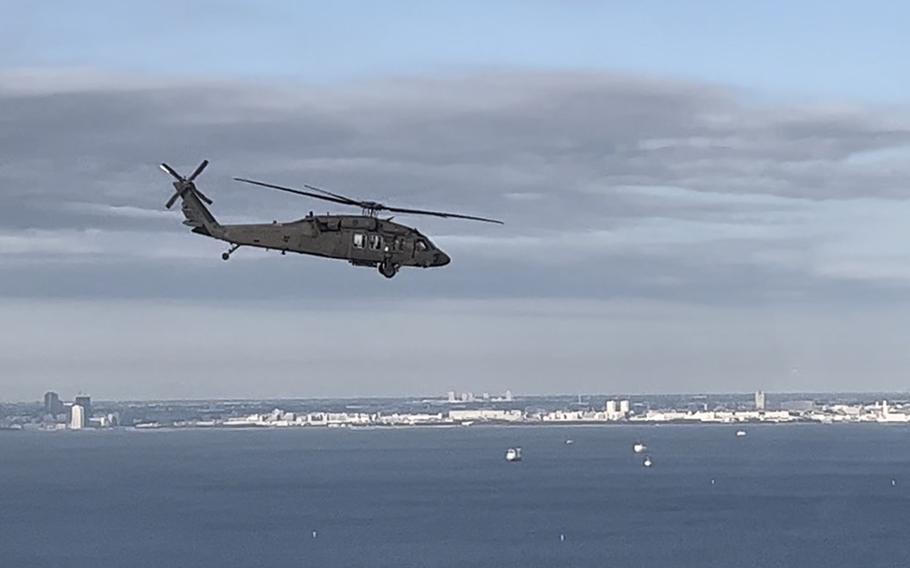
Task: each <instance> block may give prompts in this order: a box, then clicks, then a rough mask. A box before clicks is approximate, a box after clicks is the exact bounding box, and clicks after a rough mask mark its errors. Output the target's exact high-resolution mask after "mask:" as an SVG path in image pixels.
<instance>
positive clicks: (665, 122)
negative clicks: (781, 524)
mask: <svg viewBox="0 0 910 568" xmlns="http://www.w3.org/2000/svg"><path fill="white" fill-rule="evenodd" d="M0 124H3V125H4V127H3V129H0V156H2V158H0V188H2V193H0V235H2V239H3V240H0V244H2V248H0V262H3V263H4V265H5V266H6V267H7V270H9V271H11V272H8V273H7V278H6V282H5V283H3V284H0V293H2V292H3V291H5V292H6V293H8V294H11V293H13V291H14V290H18V291H20V292H21V290H24V289H27V288H29V286H28V283H27V282H28V280H29V279H30V278H36V276H34V274H37V272H35V265H36V264H41V265H43V267H42V269H41V273H42V274H48V273H53V272H54V270H56V269H57V268H55V267H56V266H57V265H58V264H59V265H60V267H59V270H60V271H61V272H60V273H61V274H64V273H65V274H67V275H68V276H67V277H68V278H72V279H74V280H75V281H77V282H78V281H80V280H81V279H83V278H85V279H88V276H87V275H88V274H91V273H92V271H95V273H98V271H100V273H101V274H102V275H104V276H105V277H104V278H100V280H102V281H105V282H111V284H110V287H115V286H116V285H117V282H118V280H117V278H116V277H118V276H121V272H122V271H123V270H122V269H121V268H118V267H116V266H115V265H114V264H115V262H120V263H122V265H123V266H135V267H138V268H137V270H140V271H143V270H145V268H144V267H146V266H148V267H149V268H148V270H149V271H150V272H151V274H149V276H148V278H147V279H146V280H145V281H143V282H141V283H136V286H135V287H134V289H137V290H142V291H144V293H147V294H149V295H152V296H156V295H157V294H156V293H155V287H156V282H157V283H158V284H157V285H159V286H161V287H163V288H166V289H167V290H168V291H170V290H171V289H170V287H169V286H166V285H164V284H163V283H160V282H159V279H160V277H156V276H155V274H154V273H155V271H156V270H157V271H158V273H159V274H160V273H161V271H162V270H169V269H170V267H169V262H171V261H172V260H173V261H179V260H181V259H182V260H187V259H189V260H193V259H198V260H199V261H205V264H204V265H202V266H205V267H211V266H213V265H216V264H217V263H216V262H214V261H215V260H217V255H218V252H219V251H220V247H221V245H220V244H219V243H215V242H213V241H206V240H205V239H203V238H202V237H198V236H196V235H191V234H188V233H187V232H186V231H185V228H184V227H183V226H182V225H180V224H179V220H180V219H179V214H177V213H175V212H169V211H165V210H163V208H162V203H163V201H164V200H166V199H167V197H168V196H169V194H170V191H171V187H170V183H169V180H168V178H166V177H165V176H164V175H163V174H162V173H161V172H160V171H159V170H158V169H157V163H158V162H159V161H162V160H164V161H167V162H169V163H171V164H172V165H173V166H175V167H177V168H178V169H179V170H181V171H189V170H191V169H192V168H193V167H195V165H196V163H198V161H199V160H201V159H202V158H209V159H210V160H212V165H211V166H210V167H209V169H208V171H206V172H205V174H204V175H203V177H202V178H201V180H200V184H201V186H202V187H204V188H205V191H206V193H207V194H208V195H209V196H211V197H213V198H214V199H215V201H216V203H215V206H214V212H215V214H216V215H217V216H219V218H221V219H222V220H226V221H232V220H262V219H264V220H271V219H293V218H298V217H301V216H303V215H305V214H306V212H307V211H308V210H311V209H312V210H315V211H317V212H322V211H324V210H327V209H329V207H327V206H326V205H325V204H322V203H320V202H308V201H297V200H293V198H290V197H288V196H285V195H276V194H272V193H269V192H267V191H264V190H258V189H253V188H248V187H242V186H239V185H238V184H235V183H233V182H230V179H229V178H230V177H231V176H233V175H245V176H250V177H257V178H264V179H270V180H274V181H276V182H280V183H287V184H292V185H293V184H295V183H296V184H300V183H314V184H317V185H322V186H325V187H328V188H330V189H332V190H334V191H338V192H341V193H346V194H350V195H353V196H356V197H363V198H374V199H378V200H382V201H385V202H388V203H395V204H400V205H404V206H413V207H432V208H436V209H444V210H455V211H463V212H466V213H473V214H482V215H489V216H497V217H501V218H504V219H505V220H506V221H507V224H506V226H504V227H488V226H482V225H476V224H469V223H458V222H452V221H439V220H434V219H422V218H407V217H402V218H400V219H399V220H401V221H404V222H407V223H413V224H415V225H417V226H419V227H420V228H421V229H423V230H424V231H425V232H427V233H428V234H430V235H431V236H433V238H434V240H435V241H436V242H437V243H438V244H440V245H441V246H443V247H444V248H446V249H448V250H449V251H450V252H453V253H455V262H453V264H452V266H451V267H450V268H447V269H446V270H445V271H444V272H442V273H439V274H436V275H435V276H432V277H428V274H429V272H427V273H424V274H423V275H421V276H420V281H422V282H423V283H424V284H430V283H432V285H429V286H423V285H421V284H419V283H417V275H416V274H415V275H414V279H413V280H411V281H410V282H407V283H404V284H395V286H396V287H395V288H393V289H391V290H388V289H386V290H383V291H379V292H377V291H372V290H371V291H369V292H366V293H367V295H379V296H390V297H394V296H396V295H408V294H417V295H420V296H427V295H429V296H432V295H434V294H438V295H454V296H456V297H461V296H466V295H467V296H472V297H484V296H487V295H489V296H503V295H509V296H512V295H517V296H522V295H524V296H541V295H542V296H560V297H563V296H566V295H569V296H571V295H581V296H586V297H592V296H593V297H613V296H614V295H616V294H619V295H638V294H644V295H648V294H653V295H655V296H656V297H672V298H688V299H691V300H693V301H694V300H698V301H703V300H704V299H705V298H717V301H733V300H734V299H736V298H739V299H745V298H755V297H763V296H765V295H768V294H770V295H772V296H775V295H787V294H790V293H793V292H794V290H802V291H803V292H804V293H831V294H840V293H841V291H842V286H844V285H846V286H852V285H853V283H857V282H862V283H865V284H874V283H875V282H877V281H878V280H879V279H887V280H893V279H894V278H900V277H902V276H901V275H903V274H904V272H902V271H894V270H892V269H888V268H887V265H889V264H893V263H894V261H895V259H899V258H903V257H904V256H908V257H910V249H907V250H905V248H904V247H903V245H900V244H896V245H889V246H890V247H891V248H896V249H897V250H896V251H891V252H889V254H886V255H882V254H875V250H874V249H875V248H876V247H877V246H879V245H880V243H879V242H878V241H879V240H881V241H883V242H884V241H886V240H887V241H889V242H891V241H895V240H900V241H906V240H907V239H906V238H905V236H906V232H905V231H904V230H903V223H902V222H900V221H899V220H898V219H897V218H896V217H894V216H892V215H889V214H888V213H887V212H888V211H889V210H890V209H893V208H894V207H895V206H896V205H895V204H903V203H904V202H903V199H904V198H905V196H906V195H907V186H906V179H908V174H910V165H908V164H910V161H908V160H907V159H906V158H907V157H908V156H907V154H908V152H910V150H908V149H910V119H908V112H907V109H906V108H898V107H884V106H871V105H867V106H860V105H843V104H813V105H809V104H786V103H781V102H767V101H760V100H756V99H754V98H750V97H749V95H748V94H746V93H743V92H740V91H738V90H736V89H733V88H725V87H723V86H718V85H713V84H703V83H697V82H683V81H671V80H660V79H644V78H640V77H635V76H629V75H621V74H610V73H581V72H542V71H540V72H534V71H515V70H508V69H499V70H482V71H477V72H473V73H463V74H450V75H447V76H443V77H436V78H431V77H397V78H390V79H383V80H373V81H367V82H357V83H349V84H346V85H336V86H331V87H326V86H321V87H314V86H310V85H291V86H289V85H282V86H276V85H271V84H267V83H263V84H251V83H237V82H229V81H218V80H199V81H196V80H184V79H175V78H168V77H156V76H142V75H122V74H112V73H107V72H100V71H95V70H90V69H69V70H67V69H64V70H18V71H15V70H14V71H4V72H0ZM858 203H862V204H863V205H862V207H863V208H864V211H866V212H865V214H864V215H865V218H864V220H863V222H871V223H877V224H880V225H882V226H885V227H891V229H889V230H885V229H883V230H880V231H878V236H877V237H876V238H869V237H867V236H864V232H863V230H862V227H860V226H859V225H858V223H857V221H858V220H857V219H854V218H853V217H852V213H851V212H852V211H854V210H855V209H856V207H857V206H856V204H858ZM901 206H902V205H901ZM857 243H865V245H864V246H863V247H858V246H855V245H857ZM851 247H853V248H855V249H856V250H854V251H853V252H852V253H851V256H850V257H849V258H847V257H843V258H841V257H839V256H838V250H842V249H844V250H846V249H850V250H852V249H851ZM870 249H872V250H870ZM889 250H890V249H889ZM13 257H15V259H14V260H15V262H13V261H12V260H11V259H12V258H13ZM27 257H28V258H30V260H29V266H30V269H29V270H31V271H32V272H31V273H30V272H28V271H26V270H24V269H21V268H15V267H12V264H16V265H21V264H22V262H23V260H24V259H26V258H27ZM244 257H246V258H269V257H268V255H266V254H265V253H261V254H260V253H256V252H253V251H248V252H247V253H246V255H244V254H238V255H237V257H236V258H238V259H241V258H244ZM4 259H5V260H4ZM99 259H107V261H106V262H103V263H100V264H104V265H105V266H99ZM206 259H212V260H211V261H209V260H206ZM79 262H85V263H86V264H87V265H88V266H86V267H83V268H79V267H78V266H73V265H74V264H78V263H79ZM11 263H12V264H11ZM294 263H295V264H294V266H295V267H296V268H289V267H288V266H287V264H288V262H287V261H286V259H282V260H277V259H273V258H271V259H270V262H261V263H258V262H257V263H254V264H249V263H247V264H245V265H244V264H242V265H241V266H246V268H245V270H255V273H256V275H257V276H258V277H260V278H263V279H266V280H268V281H271V282H275V281H279V280H280V279H282V278H289V277H290V278H292V279H293V277H292V276H289V275H290V274H292V273H293V272H294V271H295V270H305V271H307V272H308V283H309V284H310V285H312V286H314V288H316V289H315V290H314V291H313V292H312V293H316V294H325V295H326V296H332V295H333V294H336V293H338V288H337V287H336V288H333V289H328V288H330V287H331V286H332V284H331V282H333V281H335V280H336V279H338V278H342V279H349V280H351V281H353V282H357V283H360V282H361V276H360V275H358V276H352V272H356V271H353V269H350V268H349V267H344V266H343V265H341V266H332V267H329V265H330V264H331V265H337V264H340V263H327V262H325V261H315V260H312V259H310V260H309V262H305V261H299V260H295V261H294ZM63 264H66V266H65V267H63ZM316 264H319V266H320V268H315V265H316ZM232 266H234V265H232ZM254 266H255V268H253V267H254ZM861 266H862V267H865V269H864V271H863V274H865V276H863V277H862V278H858V277H856V274H857V272H858V270H859V268H858V267H861ZM207 269H211V268H207ZM219 270H224V269H219ZM228 270H231V271H232V272H233V271H234V270H235V269H233V268H231V269H228ZM80 271H81V272H80ZM77 272H78V274H83V275H85V276H84V277H83V276H77V274H76V273H77ZM173 272H175V273H171V274H169V275H168V276H169V277H170V278H176V279H178V280H182V279H188V278H189V274H190V273H193V274H195V272H196V270H193V269H191V268H189V267H187V266H186V265H185V264H181V265H180V266H178V267H176V268H175V269H174V271H173ZM30 274H31V275H30ZM181 274H183V275H182V276H181ZM236 276H237V275H236V274H234V276H233V277H236ZM369 276H370V277H372V276H375V275H372V274H371V275H369ZM255 277H256V276H254V275H248V276H245V277H243V278H240V282H242V283H243V284H238V285H227V286H226V288H224V291H225V293H226V294H237V295H241V296H249V295H253V296H255V295H256V294H257V293H258V292H257V291H255V290H249V289H246V288H244V286H249V285H251V284H250V282H251V281H252V280H254V278H255ZM408 278H409V277H406V278H400V279H396V282H398V281H399V280H402V281H404V280H407V279H408ZM292 281H293V280H292ZM363 281H364V282H367V281H368V280H366V277H364V280H363ZM364 285H366V284H364ZM374 285H375V283H371V284H369V286H374ZM98 287H99V290H100V289H105V290H104V292H100V291H99V293H105V294H109V293H111V290H107V289H106V288H107V287H108V286H107V285H99V286H98ZM35 289H37V290H43V291H44V292H42V293H46V294H53V290H54V287H53V286H48V285H46V284H42V285H41V286H36V287H35ZM74 289H79V286H75V287H74V286H62V285H61V286H60V287H59V288H58V290H57V293H59V294H60V295H64V296H65V295H67V294H69V293H72V291H73V290H74ZM293 289H294V285H293V284H288V285H286V286H275V287H274V290H275V293H276V294H278V295H280V296H284V295H286V294H292V293H293ZM343 289H344V288H342V290H343ZM20 292H16V293H17V294H18V293H20ZM83 292H84V293H88V292H89V290H84V291H83ZM181 293H185V294H190V295H192V294H193V292H190V291H189V288H188V289H187V291H186V292H181Z"/></svg>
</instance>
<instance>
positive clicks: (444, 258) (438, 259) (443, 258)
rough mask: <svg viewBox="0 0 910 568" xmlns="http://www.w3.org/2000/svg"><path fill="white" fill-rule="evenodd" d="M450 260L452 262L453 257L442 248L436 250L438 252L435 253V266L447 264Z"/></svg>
mask: <svg viewBox="0 0 910 568" xmlns="http://www.w3.org/2000/svg"><path fill="white" fill-rule="evenodd" d="M450 262H452V259H451V258H449V255H447V254H446V253H444V252H442V251H441V250H440V251H436V254H434V255H433V266H445V265H447V264H448V263H450Z"/></svg>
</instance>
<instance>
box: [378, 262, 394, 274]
mask: <svg viewBox="0 0 910 568" xmlns="http://www.w3.org/2000/svg"><path fill="white" fill-rule="evenodd" d="M379 273H380V274H382V275H383V276H385V277H386V278H391V277H393V276H395V274H397V273H398V265H397V264H395V263H393V262H390V261H388V260H383V261H382V262H380V263H379Z"/></svg>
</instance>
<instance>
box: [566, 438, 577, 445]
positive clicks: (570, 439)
mask: <svg viewBox="0 0 910 568" xmlns="http://www.w3.org/2000/svg"><path fill="white" fill-rule="evenodd" d="M574 443H575V440H573V439H572V438H569V439H568V440H566V445H567V446H571V445H572V444H574Z"/></svg>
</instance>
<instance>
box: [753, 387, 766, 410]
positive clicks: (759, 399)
mask: <svg viewBox="0 0 910 568" xmlns="http://www.w3.org/2000/svg"><path fill="white" fill-rule="evenodd" d="M764 409H765V391H761V390H757V391H755V410H764Z"/></svg>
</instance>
